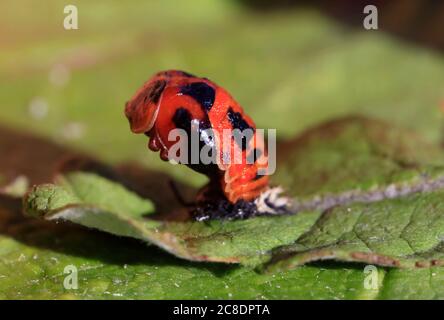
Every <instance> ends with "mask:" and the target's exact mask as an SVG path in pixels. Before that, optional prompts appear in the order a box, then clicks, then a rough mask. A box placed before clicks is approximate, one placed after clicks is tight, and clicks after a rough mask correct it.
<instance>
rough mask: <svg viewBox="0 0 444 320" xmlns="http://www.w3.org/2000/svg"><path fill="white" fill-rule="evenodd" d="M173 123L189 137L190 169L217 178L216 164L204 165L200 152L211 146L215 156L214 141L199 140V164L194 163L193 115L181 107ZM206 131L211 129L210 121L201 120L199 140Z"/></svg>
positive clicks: (175, 114)
mask: <svg viewBox="0 0 444 320" xmlns="http://www.w3.org/2000/svg"><path fill="white" fill-rule="evenodd" d="M172 121H173V123H174V125H175V126H176V128H179V129H183V130H185V132H186V133H187V137H188V156H187V159H188V164H187V165H188V167H190V168H191V169H193V170H194V171H197V172H200V173H203V174H206V175H207V176H216V175H217V173H218V167H217V165H216V164H203V163H201V162H200V160H201V159H200V156H199V155H200V151H201V150H202V148H203V146H204V145H209V146H210V147H212V149H211V151H210V152H209V154H210V156H215V154H216V153H215V151H214V150H215V145H214V141H213V140H212V139H200V140H199V155H198V159H199V163H192V157H191V137H192V134H191V121H193V119H192V115H191V113H190V112H189V111H188V110H187V109H186V108H183V107H179V108H178V109H177V110H176V112H175V113H174V116H173V118H172ZM206 129H211V124H210V121H209V120H208V119H204V120H200V121H199V138H200V137H202V134H203V131H204V130H206Z"/></svg>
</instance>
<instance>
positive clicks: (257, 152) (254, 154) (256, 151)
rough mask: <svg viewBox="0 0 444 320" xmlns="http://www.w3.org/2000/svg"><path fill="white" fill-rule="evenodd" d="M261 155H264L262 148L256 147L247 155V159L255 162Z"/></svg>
mask: <svg viewBox="0 0 444 320" xmlns="http://www.w3.org/2000/svg"><path fill="white" fill-rule="evenodd" d="M261 156H262V150H260V149H257V148H255V149H253V150H252V151H251V152H250V154H249V155H248V156H247V161H248V163H255V162H256V161H257V159H259V158H260V157H261Z"/></svg>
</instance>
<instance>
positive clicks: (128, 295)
mask: <svg viewBox="0 0 444 320" xmlns="http://www.w3.org/2000/svg"><path fill="white" fill-rule="evenodd" d="M68 266H69V267H71V268H72V267H75V268H77V271H78V272H77V278H78V288H77V289H68V288H65V287H64V281H65V279H66V277H68V276H70V275H71V271H69V272H66V273H65V272H64V271H65V268H66V267H68ZM70 270H72V269H70ZM380 272H381V274H382V275H383V274H384V270H381V271H380ZM364 277H365V274H364V273H363V272H362V270H360V269H359V268H353V267H351V268H350V267H347V266H331V267H317V266H304V267H301V268H298V269H297V270H291V271H288V272H283V273H276V274H259V273H257V272H255V271H254V270H252V269H250V268H246V267H238V266H235V265H231V264H228V265H227V264H210V263H193V262H188V261H185V260H182V259H177V258H175V257H173V256H172V255H170V254H168V253H166V252H163V251H161V250H159V249H157V248H156V247H154V246H151V247H147V246H146V245H145V244H143V243H140V242H139V241H134V240H131V239H127V238H119V237H115V236H112V235H108V234H106V233H99V232H94V231H92V230H88V229H86V228H82V227H80V226H76V225H69V224H64V223H63V224H54V223H53V222H48V221H44V220H39V219H35V218H32V217H23V216H22V215H21V214H20V203H17V201H16V200H12V199H6V198H1V197H0V288H1V290H0V298H1V299H294V298H300V299H312V298H324V299H359V298H369V297H373V296H375V294H377V293H378V290H374V291H369V290H366V289H365V288H364V287H363V284H362V283H363V279H364Z"/></svg>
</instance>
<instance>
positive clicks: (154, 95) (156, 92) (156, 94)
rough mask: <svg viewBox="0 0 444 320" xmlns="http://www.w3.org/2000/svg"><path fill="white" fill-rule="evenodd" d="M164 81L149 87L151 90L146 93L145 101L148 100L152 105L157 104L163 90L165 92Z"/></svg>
mask: <svg viewBox="0 0 444 320" xmlns="http://www.w3.org/2000/svg"><path fill="white" fill-rule="evenodd" d="M165 86H166V81H164V80H159V81H156V82H155V83H154V85H153V86H152V87H151V90H150V91H149V92H148V94H147V96H146V97H145V101H146V100H147V99H148V101H151V102H152V103H155V104H156V103H158V102H159V99H160V96H161V95H162V92H163V90H165Z"/></svg>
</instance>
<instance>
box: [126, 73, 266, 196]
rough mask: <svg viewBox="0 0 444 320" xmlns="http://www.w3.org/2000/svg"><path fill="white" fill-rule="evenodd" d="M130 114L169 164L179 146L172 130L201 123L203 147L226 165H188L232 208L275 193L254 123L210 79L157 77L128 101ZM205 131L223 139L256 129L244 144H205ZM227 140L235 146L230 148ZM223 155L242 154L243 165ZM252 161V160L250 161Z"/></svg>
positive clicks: (132, 122)
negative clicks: (226, 134)
mask: <svg viewBox="0 0 444 320" xmlns="http://www.w3.org/2000/svg"><path fill="white" fill-rule="evenodd" d="M125 114H126V117H127V118H128V120H129V123H130V126H131V130H132V131H133V132H134V133H138V134H146V135H147V136H148V137H150V141H149V145H148V146H149V148H150V149H151V150H153V151H160V157H161V159H162V160H165V161H166V160H168V152H169V151H170V149H171V147H172V146H173V144H175V143H176V141H169V139H168V136H169V133H170V131H171V130H173V129H176V128H178V129H183V130H185V131H186V132H187V133H190V130H191V125H192V123H193V122H194V123H196V124H198V125H199V126H198V127H199V132H200V135H201V136H200V138H201V139H200V140H201V141H202V142H200V147H202V146H203V145H207V146H210V147H212V148H213V150H214V152H216V157H219V160H220V161H217V163H212V164H205V165H204V164H202V163H200V162H199V163H190V162H188V163H187V165H188V166H189V167H190V168H192V169H193V170H195V171H198V172H200V173H203V174H205V175H207V176H208V177H209V179H210V183H209V187H208V188H207V189H206V190H207V191H208V189H210V190H212V193H214V190H218V191H219V193H221V194H223V195H224V196H225V198H226V200H228V202H229V203H231V204H236V203H239V202H242V203H245V202H252V201H253V200H255V199H257V198H258V197H259V196H260V195H261V194H263V193H264V192H265V191H266V190H268V189H269V179H268V175H266V174H260V173H261V172H263V170H265V169H266V168H267V166H268V156H267V150H266V148H265V144H264V142H263V139H262V138H259V137H258V135H257V133H256V126H255V124H254V122H253V120H252V119H251V118H250V117H249V116H248V115H246V114H245V112H244V110H243V109H242V108H241V106H240V105H239V104H238V103H237V102H236V101H235V100H234V99H233V97H232V96H231V95H230V94H229V93H228V92H227V91H226V90H224V89H223V88H222V87H219V86H218V85H216V84H215V83H214V82H212V81H210V80H208V79H207V78H200V77H197V76H194V75H191V74H189V73H187V72H183V71H178V70H168V71H162V72H159V73H156V74H155V75H154V76H153V77H152V78H151V79H149V80H148V81H147V82H146V83H145V84H144V85H143V86H142V87H141V88H140V89H139V90H138V91H137V92H136V93H135V95H134V96H133V97H132V99H131V100H130V101H129V102H127V104H126V107H125ZM205 129H212V130H214V131H216V132H217V133H218V136H219V137H220V136H222V135H223V130H224V129H230V130H233V129H238V130H240V131H243V130H245V129H251V130H252V132H253V136H252V137H251V136H250V139H248V138H244V140H242V143H237V142H238V141H235V139H231V140H224V139H221V138H214V137H212V138H211V139H208V137H207V138H206V139H205V138H204V137H202V134H203V132H204V131H203V130H205ZM247 140H248V141H247ZM224 141H228V143H229V144H230V145H229V146H224V145H223V144H224ZM226 143H227V142H226ZM224 147H225V148H224ZM222 150H229V151H230V152H231V154H234V152H238V154H240V155H241V157H242V161H241V162H240V163H238V162H235V163H229V161H228V163H226V162H227V161H224V157H225V154H224V152H223V151H222ZM188 156H189V155H188ZM247 158H249V159H252V160H250V161H249V162H248V161H246V159H247ZM260 169H262V170H260ZM209 193H211V192H209ZM207 194H208V192H207Z"/></svg>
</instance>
